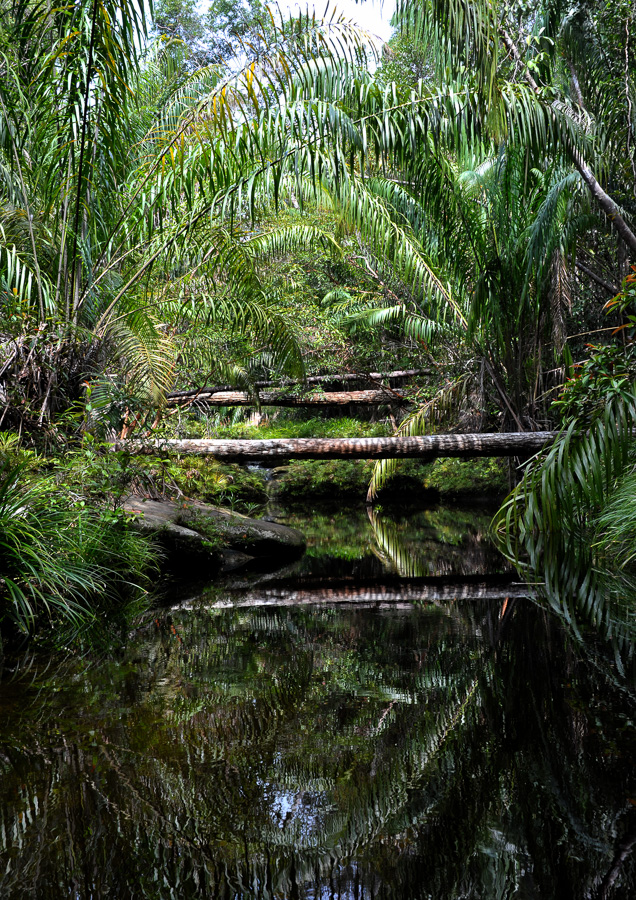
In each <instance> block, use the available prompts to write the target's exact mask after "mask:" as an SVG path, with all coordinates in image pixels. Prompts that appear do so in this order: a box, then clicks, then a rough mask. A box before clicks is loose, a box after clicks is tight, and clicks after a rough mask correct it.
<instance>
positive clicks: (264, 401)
mask: <svg viewBox="0 0 636 900" xmlns="http://www.w3.org/2000/svg"><path fill="white" fill-rule="evenodd" d="M259 401H260V405H261V406H303V407H304V406H346V405H348V404H349V403H359V404H364V405H366V406H373V405H376V406H377V405H379V404H381V403H399V404H406V403H408V402H409V401H408V400H407V399H406V397H404V395H403V394H402V393H400V392H399V391H394V390H391V389H389V388H387V389H386V390H379V391H330V392H326V393H322V394H315V395H308V396H305V397H291V396H286V395H285V394H271V393H270V394H260V396H259ZM187 403H205V405H206V406H256V405H257V404H256V401H255V399H254V397H252V396H251V395H250V394H246V393H244V392H243V391H216V392H215V393H212V394H204V393H200V394H198V395H197V396H195V397H173V398H168V401H167V404H168V406H183V405H184V404H187Z"/></svg>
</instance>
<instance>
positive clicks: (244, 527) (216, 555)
mask: <svg viewBox="0 0 636 900" xmlns="http://www.w3.org/2000/svg"><path fill="white" fill-rule="evenodd" d="M124 510H126V512H129V513H132V514H133V515H134V517H135V518H134V527H135V528H137V529H138V530H140V531H143V532H145V533H152V534H156V535H157V536H158V538H159V540H160V541H161V544H162V545H163V548H164V550H165V552H166V554H167V556H168V561H169V563H170V564H172V565H174V564H179V565H184V564H185V565H192V564H194V565H195V566H196V567H197V568H201V567H205V568H207V569H209V568H214V569H218V568H220V567H221V565H223V564H224V563H227V562H230V558H231V559H232V561H237V562H238V561H239V560H244V561H249V560H250V559H252V558H254V557H257V558H259V559H262V560H263V561H265V560H271V561H272V562H273V563H276V564H280V563H282V562H286V561H288V560H290V559H295V558H297V557H299V556H301V555H302V553H303V552H304V550H305V538H304V537H303V535H302V534H301V533H300V532H299V531H297V530H296V529H295V528H288V527H287V526H285V525H277V524H276V523H275V522H265V521H263V520H261V519H250V518H249V517H248V516H242V515H240V514H239V513H235V512H229V511H228V510H225V509H219V508H218V507H216V506H210V505H209V504H207V503H201V502H200V501H198V500H177V501H175V500H142V499H140V498H137V497H129V498H128V499H127V500H126V501H125V503H124ZM229 551H233V553H229ZM230 565H231V563H230Z"/></svg>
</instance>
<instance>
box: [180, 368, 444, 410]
mask: <svg viewBox="0 0 636 900" xmlns="http://www.w3.org/2000/svg"><path fill="white" fill-rule="evenodd" d="M434 374H435V372H433V371H431V370H430V369H398V370H397V371H395V372H345V373H344V374H342V375H338V374H337V373H336V374H334V373H331V374H330V375H309V376H308V377H307V378H305V380H304V381H296V380H288V379H285V380H283V381H274V380H272V379H269V380H267V381H255V382H254V387H255V388H258V389H259V390H260V388H271V387H274V388H289V387H303V386H304V385H306V384H325V383H326V384H348V383H350V382H352V381H382V380H383V379H389V380H391V379H393V380H399V379H402V380H403V379H404V378H415V377H416V376H418V375H434ZM234 389H235V387H234V385H231V384H219V385H216V386H214V387H211V386H206V387H201V388H194V389H193V390H191V391H172V392H171V393H170V394H168V395H167V400H168V403H169V404H170V403H171V401H181V402H184V403H185V402H187V401H188V400H192V399H197V400H199V399H201V398H204V397H205V396H207V395H208V394H216V393H218V391H231V390H234Z"/></svg>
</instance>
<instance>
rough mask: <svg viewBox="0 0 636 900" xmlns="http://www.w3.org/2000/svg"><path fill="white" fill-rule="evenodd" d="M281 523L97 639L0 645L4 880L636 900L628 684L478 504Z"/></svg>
mask: <svg viewBox="0 0 636 900" xmlns="http://www.w3.org/2000/svg"><path fill="white" fill-rule="evenodd" d="M285 520H286V521H290V522H293V524H296V525H298V526H299V527H301V528H302V529H303V530H304V531H305V532H306V533H307V534H308V535H309V538H310V546H309V550H308V553H307V555H306V557H305V558H304V559H303V560H301V561H300V562H299V563H297V564H295V565H294V566H292V567H290V568H289V569H288V570H286V571H283V572H282V573H278V574H276V575H272V574H269V575H267V574H262V573H261V574H259V573H253V574H252V575H249V574H247V575H246V574H243V573H241V574H240V575H236V576H234V578H233V579H231V580H230V581H228V583H227V584H226V585H221V586H219V585H216V586H215V587H213V588H205V587H200V588H194V587H190V588H184V587H182V588H173V589H172V593H171V594H170V595H169V596H167V597H166V598H165V602H164V603H163V604H162V606H161V607H160V608H158V609H157V610H155V611H154V612H153V613H152V615H150V616H147V617H146V618H145V620H144V621H143V622H142V624H141V625H140V627H139V628H138V629H137V630H136V631H135V633H134V634H133V635H132V636H131V639H130V641H129V642H128V644H127V646H126V648H125V650H124V651H122V652H121V653H120V654H118V656H117V658H112V657H111V658H103V659H101V660H98V661H96V660H86V659H85V660H77V659H68V658H66V659H64V660H61V661H60V659H56V658H50V659H43V658H32V657H22V658H20V659H14V660H9V661H8V662H7V663H6V666H5V671H4V673H3V681H2V692H1V694H0V703H1V706H0V791H1V799H2V816H1V820H0V897H2V898H7V900H9V898H10V900H13V898H58V897H60V898H61V897H73V898H82V900H87V898H152V900H163V898H194V897H205V898H219V900H220V898H224V900H225V898H290V900H291V898H298V900H301V898H302V900H318V898H320V900H322V898H324V900H327V898H334V900H335V898H342V900H344V898H351V900H354V898H356V900H370V898H378V900H379V898H386V900H389V898H391V900H393V898H396V900H398V898H406V900H408V898H434V900H445V898H449V900H450V898H453V900H456V898H487V900H490V898H493V900H495V898H570V897H571V898H581V900H583V898H599V900H600V898H633V897H636V864H635V860H634V856H635V851H636V779H635V776H634V769H633V762H634V749H635V746H634V734H635V732H634V721H633V717H634V690H633V682H632V680H631V678H630V677H629V675H627V674H626V673H625V670H623V671H622V672H621V671H619V669H618V668H617V665H616V662H615V660H614V658H613V657H612V655H611V653H607V652H606V650H605V648H604V646H602V642H600V641H599V640H598V638H596V637H595V636H594V635H593V634H591V635H589V636H588V637H587V638H584V636H579V638H575V637H574V636H573V635H572V634H571V632H570V631H569V630H568V629H567V627H564V626H563V624H562V622H561V621H560V620H559V619H558V618H557V617H556V616H555V615H554V614H553V613H552V612H550V611H549V610H548V609H547V608H544V607H543V606H542V605H540V604H538V603H537V602H535V601H533V600H531V599H529V598H527V597H523V596H522V594H523V591H521V590H519V588H518V586H517V587H515V586H514V585H510V584H509V583H508V582H511V581H514V578H515V576H514V575H513V574H512V573H510V572H509V571H508V570H507V568H506V565H505V564H504V562H503V560H501V559H500V558H499V557H498V556H497V554H496V552H495V551H494V549H493V548H492V546H491V545H490V543H489V541H488V538H487V523H488V520H489V515H488V513H487V512H485V511H480V510H476V509H474V508H473V509H461V508H454V509H443V508H440V509H437V510H421V511H419V512H417V513H412V514H410V515H409V516H402V517H399V516H395V515H393V516H389V515H386V514H383V515H377V516H376V517H375V521H374V519H373V518H369V517H368V516H367V513H366V511H364V510H361V511H357V510H353V511H345V510H342V511H339V512H337V513H325V514H324V515H322V516H316V515H314V516H312V517H311V518H308V517H306V518H302V517H299V516H292V515H290V514H289V515H287V516H286V517H285ZM325 598H327V600H325ZM294 599H296V600H298V601H300V602H299V603H296V604H294V603H293V601H294Z"/></svg>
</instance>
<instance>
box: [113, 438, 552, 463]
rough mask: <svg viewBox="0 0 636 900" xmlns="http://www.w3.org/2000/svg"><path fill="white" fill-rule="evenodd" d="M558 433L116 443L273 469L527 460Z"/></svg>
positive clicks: (140, 449)
mask: <svg viewBox="0 0 636 900" xmlns="http://www.w3.org/2000/svg"><path fill="white" fill-rule="evenodd" d="M556 435H557V432H556V431H533V432H523V433H519V432H512V433H506V434H431V435H426V436H425V437H387V438H339V439H333V440H332V439H330V438H289V439H288V438H275V439H273V440H269V441H251V440H240V441H223V440H212V441H210V440H194V439H192V440H182V441H178V440H162V441H120V442H119V443H117V444H115V445H114V446H115V448H116V449H120V450H129V451H130V452H131V453H145V454H154V453H181V454H189V455H193V456H214V457H216V458H217V459H224V460H234V461H237V462H249V461H254V460H263V461H265V462H270V461H271V462H272V463H276V462H278V461H280V460H283V459H405V458H411V459H417V458H420V459H436V458H437V457H440V456H442V457H443V456H455V457H460V458H464V459H469V458H471V457H474V456H528V455H531V454H533V453H536V452H537V451H539V450H541V449H542V447H544V446H545V445H546V444H547V443H549V442H550V441H552V440H554V438H555V437H556Z"/></svg>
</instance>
